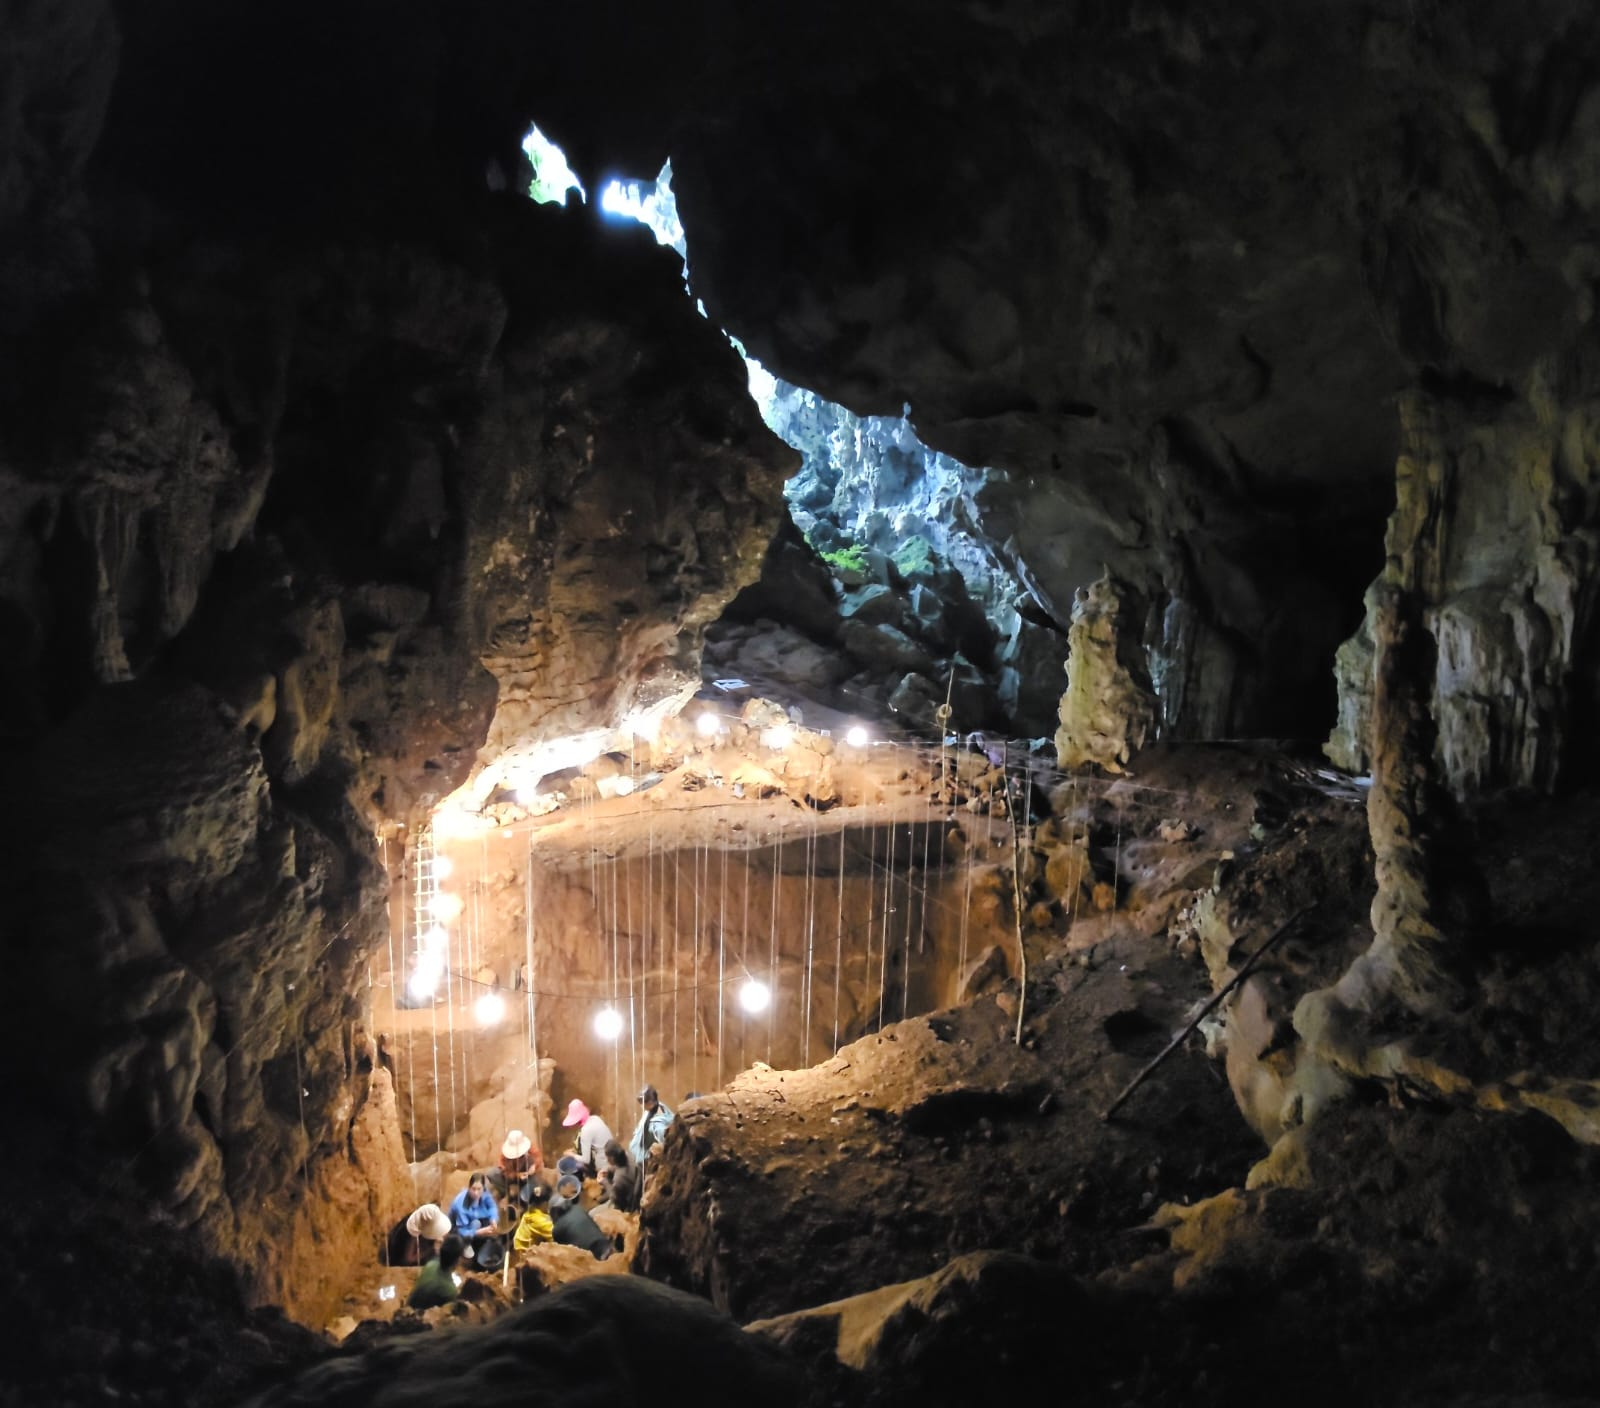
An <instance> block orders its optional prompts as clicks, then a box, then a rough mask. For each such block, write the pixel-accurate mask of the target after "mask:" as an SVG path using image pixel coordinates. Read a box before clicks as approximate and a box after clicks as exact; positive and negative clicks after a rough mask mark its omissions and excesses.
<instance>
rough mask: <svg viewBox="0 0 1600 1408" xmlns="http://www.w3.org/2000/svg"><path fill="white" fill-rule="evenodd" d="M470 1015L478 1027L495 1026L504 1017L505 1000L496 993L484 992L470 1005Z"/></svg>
mask: <svg viewBox="0 0 1600 1408" xmlns="http://www.w3.org/2000/svg"><path fill="white" fill-rule="evenodd" d="M472 1015H473V1016H474V1017H476V1018H477V1019H478V1025H479V1026H480V1027H492V1026H495V1025H497V1024H498V1023H499V1022H500V1020H501V1019H502V1018H503V1017H504V1016H505V1015H506V1000H505V998H503V997H501V996H500V994H499V993H497V992H486V993H484V994H483V996H482V997H480V998H479V999H478V1000H477V1001H476V1002H474V1003H473V1004H472Z"/></svg>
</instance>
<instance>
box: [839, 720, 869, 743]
mask: <svg viewBox="0 0 1600 1408" xmlns="http://www.w3.org/2000/svg"><path fill="white" fill-rule="evenodd" d="M844 741H845V742H846V743H848V744H849V745H850V746H851V747H852V748H865V747H866V746H867V731H866V729H864V728H862V727H861V725H860V724H856V725H854V726H853V727H852V728H851V729H850V731H849V732H848V733H846V734H845V736H844Z"/></svg>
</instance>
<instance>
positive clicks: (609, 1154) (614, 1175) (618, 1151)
mask: <svg viewBox="0 0 1600 1408" xmlns="http://www.w3.org/2000/svg"><path fill="white" fill-rule="evenodd" d="M601 1179H602V1181H603V1182H604V1184H605V1200H606V1202H608V1203H610V1204H611V1206H612V1207H614V1208H615V1209H616V1210H617V1211H618V1212H638V1211H639V1195H640V1193H641V1192H642V1191H643V1183H644V1176H643V1174H641V1173H640V1172H639V1166H638V1164H636V1163H634V1161H633V1160H632V1159H631V1158H629V1157H628V1151H627V1150H626V1149H624V1148H623V1147H622V1145H620V1144H619V1143H617V1141H616V1140H615V1139H610V1140H607V1141H606V1171H605V1172H604V1173H603V1174H602V1175H601Z"/></svg>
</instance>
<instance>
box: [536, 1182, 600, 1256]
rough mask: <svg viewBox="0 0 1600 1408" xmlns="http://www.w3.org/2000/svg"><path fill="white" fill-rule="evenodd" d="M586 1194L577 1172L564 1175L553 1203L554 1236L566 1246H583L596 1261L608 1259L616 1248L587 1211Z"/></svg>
mask: <svg viewBox="0 0 1600 1408" xmlns="http://www.w3.org/2000/svg"><path fill="white" fill-rule="evenodd" d="M582 1197H583V1185H582V1184H581V1183H580V1182H578V1179H577V1175H575V1174H570V1173H569V1174H566V1175H564V1176H563V1177H562V1179H561V1182H560V1183H558V1184H557V1185H556V1197H555V1198H554V1199H552V1200H551V1203H550V1221H551V1226H552V1233H553V1236H554V1239H555V1240H556V1241H557V1242H560V1243H562V1244H563V1245H565V1246H569V1247H582V1248H583V1250H584V1251H586V1252H588V1253H589V1255H590V1256H592V1257H593V1258H594V1259H595V1260H596V1261H604V1260H605V1259H606V1258H607V1257H608V1256H610V1255H611V1253H612V1251H613V1250H615V1249H614V1248H613V1247H612V1245H611V1238H609V1237H608V1236H606V1234H605V1233H604V1232H602V1231H601V1230H600V1229H599V1228H598V1227H597V1226H596V1225H595V1221H594V1219H593V1218H592V1217H590V1216H589V1214H588V1213H587V1212H585V1211H584V1208H583V1203H582V1202H581V1199H582Z"/></svg>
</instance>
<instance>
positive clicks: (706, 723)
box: [694, 713, 722, 738]
mask: <svg viewBox="0 0 1600 1408" xmlns="http://www.w3.org/2000/svg"><path fill="white" fill-rule="evenodd" d="M694 726H695V728H696V729H698V730H699V732H700V737H702V738H710V737H712V736H713V735H714V734H716V733H717V731H718V730H719V729H720V728H721V727H722V725H721V724H720V723H718V722H717V716H716V715H715V714H712V713H704V714H702V715H700V717H699V718H698V719H696V720H695V721H694Z"/></svg>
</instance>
